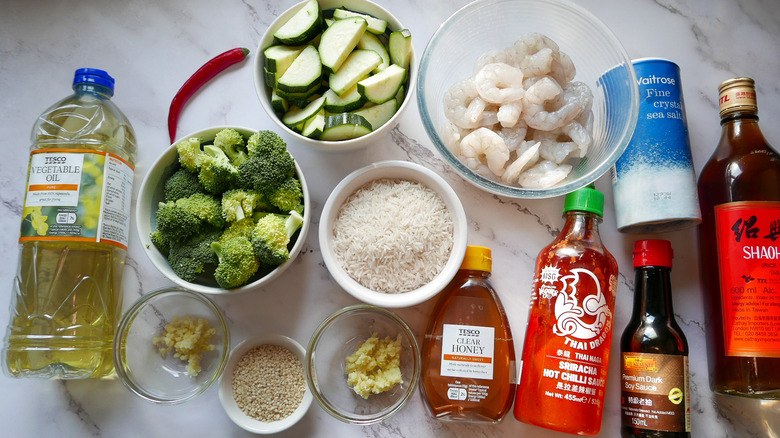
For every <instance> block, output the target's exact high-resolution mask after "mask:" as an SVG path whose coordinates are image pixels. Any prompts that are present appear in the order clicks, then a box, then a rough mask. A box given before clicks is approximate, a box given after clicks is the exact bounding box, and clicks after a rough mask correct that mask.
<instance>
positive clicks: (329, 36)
mask: <svg viewBox="0 0 780 438" xmlns="http://www.w3.org/2000/svg"><path fill="white" fill-rule="evenodd" d="M366 26H367V24H366V20H364V19H362V18H360V17H355V18H348V19H344V20H336V22H334V23H333V24H332V25H330V27H328V28H327V29H325V32H323V33H322V37H321V38H320V45H319V46H318V47H319V52H320V60H321V61H322V65H323V66H325V68H326V69H328V70H329V71H331V72H336V71H338V70H339V68H340V67H341V65H342V64H343V63H344V61H345V60H346V59H347V57H348V56H349V54H350V53H351V52H352V50H354V49H355V46H357V43H358V41H359V40H360V37H361V36H363V33H365V31H366Z"/></svg>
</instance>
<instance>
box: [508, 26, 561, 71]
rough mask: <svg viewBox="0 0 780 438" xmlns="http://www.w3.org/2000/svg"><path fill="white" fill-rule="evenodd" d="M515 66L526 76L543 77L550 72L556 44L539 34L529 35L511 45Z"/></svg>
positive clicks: (555, 52)
mask: <svg viewBox="0 0 780 438" xmlns="http://www.w3.org/2000/svg"><path fill="white" fill-rule="evenodd" d="M512 50H513V51H514V59H515V65H516V66H517V67H518V68H519V69H520V70H522V71H523V74H525V75H526V76H544V75H546V74H547V73H549V72H550V69H551V68H552V62H553V60H554V57H555V54H557V53H558V51H559V49H558V44H555V41H553V40H551V39H550V38H548V37H546V36H544V35H542V34H540V33H536V32H533V33H529V34H526V35H523V36H522V37H520V38H519V39H518V40H517V41H515V42H514V44H512Z"/></svg>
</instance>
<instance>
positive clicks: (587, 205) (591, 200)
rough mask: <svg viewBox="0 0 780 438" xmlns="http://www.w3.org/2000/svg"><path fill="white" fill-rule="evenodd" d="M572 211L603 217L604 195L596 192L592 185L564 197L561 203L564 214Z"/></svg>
mask: <svg viewBox="0 0 780 438" xmlns="http://www.w3.org/2000/svg"><path fill="white" fill-rule="evenodd" d="M572 210H578V211H588V212H591V213H595V214H597V215H598V216H599V217H604V194H603V193H601V192H600V191H598V190H596V186H594V185H593V184H589V185H588V186H586V187H583V188H581V189H579V190H575V191H573V192H571V193H569V194H568V195H566V201H565V202H564V203H563V212H564V213H566V212H567V211H572Z"/></svg>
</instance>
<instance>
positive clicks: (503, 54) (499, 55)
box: [474, 49, 513, 75]
mask: <svg viewBox="0 0 780 438" xmlns="http://www.w3.org/2000/svg"><path fill="white" fill-rule="evenodd" d="M496 62H500V63H503V64H509V65H512V63H513V59H512V52H511V51H509V50H502V49H493V50H490V51H487V52H485V53H483V54H482V55H481V56H480V57H479V58H477V63H476V64H475V65H474V74H475V75H476V74H477V72H479V71H480V70H482V67H484V66H486V65H488V64H493V63H496Z"/></svg>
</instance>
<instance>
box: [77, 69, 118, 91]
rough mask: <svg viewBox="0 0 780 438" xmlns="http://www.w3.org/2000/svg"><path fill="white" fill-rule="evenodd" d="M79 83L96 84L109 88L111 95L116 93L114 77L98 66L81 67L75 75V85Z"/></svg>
mask: <svg viewBox="0 0 780 438" xmlns="http://www.w3.org/2000/svg"><path fill="white" fill-rule="evenodd" d="M77 84H95V85H100V86H103V87H106V88H108V89H109V91H110V93H109V96H113V94H114V78H112V77H111V76H110V75H109V74H108V73H107V72H106V71H104V70H98V69H96V68H80V69H78V70H76V74H75V76H74V77H73V87H74V89H75V87H76V85H77Z"/></svg>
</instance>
